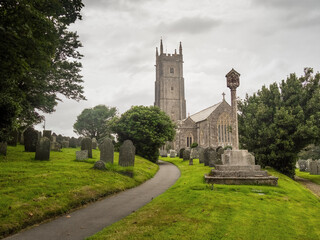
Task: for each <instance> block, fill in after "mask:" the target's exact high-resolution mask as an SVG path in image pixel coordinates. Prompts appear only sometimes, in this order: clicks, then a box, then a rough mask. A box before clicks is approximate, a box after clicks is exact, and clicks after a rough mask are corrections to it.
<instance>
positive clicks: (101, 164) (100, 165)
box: [93, 160, 106, 170]
mask: <svg viewBox="0 0 320 240" xmlns="http://www.w3.org/2000/svg"><path fill="white" fill-rule="evenodd" d="M93 168H94V169H97V170H106V165H105V164H104V162H103V161H101V160H100V161H97V162H95V164H94V165H93Z"/></svg>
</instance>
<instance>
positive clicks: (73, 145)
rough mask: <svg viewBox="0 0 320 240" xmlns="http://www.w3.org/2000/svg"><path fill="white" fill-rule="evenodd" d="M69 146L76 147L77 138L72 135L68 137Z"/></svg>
mask: <svg viewBox="0 0 320 240" xmlns="http://www.w3.org/2000/svg"><path fill="white" fill-rule="evenodd" d="M69 147H71V148H76V147H77V139H76V138H74V137H72V138H70V141H69Z"/></svg>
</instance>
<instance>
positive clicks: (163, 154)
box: [160, 149, 168, 157]
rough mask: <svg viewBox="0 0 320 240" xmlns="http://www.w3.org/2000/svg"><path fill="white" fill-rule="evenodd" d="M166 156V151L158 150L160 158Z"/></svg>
mask: <svg viewBox="0 0 320 240" xmlns="http://www.w3.org/2000/svg"><path fill="white" fill-rule="evenodd" d="M167 155H168V152H167V150H164V149H161V150H160V156H161V157H167Z"/></svg>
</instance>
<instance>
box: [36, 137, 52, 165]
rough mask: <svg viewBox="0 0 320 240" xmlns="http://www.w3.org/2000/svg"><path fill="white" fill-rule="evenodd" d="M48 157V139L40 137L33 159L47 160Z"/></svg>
mask: <svg viewBox="0 0 320 240" xmlns="http://www.w3.org/2000/svg"><path fill="white" fill-rule="evenodd" d="M49 158H50V140H49V138H47V137H42V138H40V140H39V141H38V143H37V148H36V156H35V160H49Z"/></svg>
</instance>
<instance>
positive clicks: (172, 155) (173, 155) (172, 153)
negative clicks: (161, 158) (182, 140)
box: [170, 150, 177, 158]
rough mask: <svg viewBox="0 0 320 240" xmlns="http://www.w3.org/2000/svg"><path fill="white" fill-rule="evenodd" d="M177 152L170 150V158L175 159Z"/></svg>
mask: <svg viewBox="0 0 320 240" xmlns="http://www.w3.org/2000/svg"><path fill="white" fill-rule="evenodd" d="M176 154H177V152H176V151H175V150H170V158H175V157H176Z"/></svg>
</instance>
